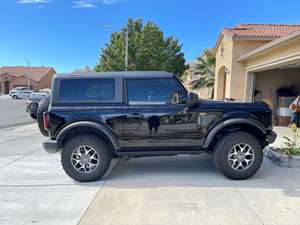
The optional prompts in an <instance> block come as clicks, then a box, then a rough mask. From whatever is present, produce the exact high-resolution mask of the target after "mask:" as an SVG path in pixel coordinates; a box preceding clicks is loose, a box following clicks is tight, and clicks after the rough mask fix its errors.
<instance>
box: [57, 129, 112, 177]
mask: <svg viewBox="0 0 300 225" xmlns="http://www.w3.org/2000/svg"><path fill="white" fill-rule="evenodd" d="M111 158H112V155H111V151H110V149H109V147H108V145H107V144H106V143H105V142H104V141H102V140H101V139H99V138H98V137H97V136H92V135H78V136H76V137H74V138H72V139H70V140H69V141H68V142H67V143H66V144H65V146H64V149H63V151H62V154H61V162H62V166H63V169H64V170H65V172H66V173H67V174H68V175H69V176H70V177H71V178H72V179H74V180H76V181H79V182H88V181H95V180H98V179H100V178H101V177H102V176H103V175H104V174H105V173H106V171H107V170H108V168H109V166H110V163H111Z"/></svg>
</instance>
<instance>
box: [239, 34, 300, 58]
mask: <svg viewBox="0 0 300 225" xmlns="http://www.w3.org/2000/svg"><path fill="white" fill-rule="evenodd" d="M297 37H300V31H297V32H295V33H292V34H290V35H288V36H285V37H281V38H278V39H275V40H273V41H271V42H270V43H267V44H265V45H263V46H261V47H258V48H256V49H254V50H252V51H250V52H248V53H246V54H244V55H242V56H240V57H239V58H238V59H237V60H238V62H245V61H247V60H248V59H250V58H252V57H254V56H257V55H259V54H262V53H263V52H265V51H268V50H271V49H273V48H275V47H278V46H280V45H283V44H284V43H286V42H288V41H291V40H293V39H295V38H297Z"/></svg>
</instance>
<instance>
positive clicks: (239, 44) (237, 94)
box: [228, 41, 269, 101]
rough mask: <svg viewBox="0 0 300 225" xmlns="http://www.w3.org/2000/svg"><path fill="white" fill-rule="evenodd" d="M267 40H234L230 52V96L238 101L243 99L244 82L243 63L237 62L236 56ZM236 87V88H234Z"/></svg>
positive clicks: (265, 42)
mask: <svg viewBox="0 0 300 225" xmlns="http://www.w3.org/2000/svg"><path fill="white" fill-rule="evenodd" d="M268 42H269V41H234V42H233V50H232V51H233V53H232V66H231V70H230V71H231V72H230V86H228V88H229V89H230V98H233V99H235V100H238V101H242V100H244V90H245V88H246V87H245V84H246V73H245V65H244V64H242V63H240V62H238V60H237V59H238V58H239V57H240V56H241V55H243V54H246V53H248V52H250V51H251V50H253V49H256V48H258V47H260V46H262V45H265V44H267V43H268ZM236 87H238V88H236Z"/></svg>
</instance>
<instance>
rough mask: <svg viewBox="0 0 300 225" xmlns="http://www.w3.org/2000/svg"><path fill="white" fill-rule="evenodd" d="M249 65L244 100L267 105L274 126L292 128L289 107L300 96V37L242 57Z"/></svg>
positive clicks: (279, 40) (272, 44)
mask: <svg viewBox="0 0 300 225" xmlns="http://www.w3.org/2000/svg"><path fill="white" fill-rule="evenodd" d="M238 60H239V62H241V63H243V64H244V65H245V71H246V74H245V76H246V79H245V90H244V100H245V101H248V102H249V101H264V102H266V103H267V104H268V105H269V106H270V107H271V108H272V109H273V112H274V125H277V126H288V124H289V121H290V116H291V113H292V112H291V110H290V109H289V108H288V107H289V105H290V104H291V103H292V102H293V101H294V100H295V99H296V97H297V96H298V95H299V94H300V33H299V32H296V33H294V34H291V35H289V36H286V37H284V38H280V39H278V40H275V41H273V42H270V43H268V44H266V45H264V46H262V47H260V48H258V49H255V50H253V51H251V52H249V53H248V54H247V55H244V56H242V57H240V58H239V59H238Z"/></svg>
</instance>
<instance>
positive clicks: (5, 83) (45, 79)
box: [0, 66, 56, 94]
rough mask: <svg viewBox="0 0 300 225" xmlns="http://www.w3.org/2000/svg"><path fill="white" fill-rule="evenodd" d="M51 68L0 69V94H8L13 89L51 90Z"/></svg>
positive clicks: (53, 71)
mask: <svg viewBox="0 0 300 225" xmlns="http://www.w3.org/2000/svg"><path fill="white" fill-rule="evenodd" d="M55 73H56V72H55V70H54V69H53V68H52V67H44V66H42V67H29V68H28V67H24V66H3V67H0V93H4V94H8V93H9V91H10V90H11V89H13V88H15V87H20V86H26V87H27V86H28V83H29V86H30V88H31V89H33V90H35V91H38V90H40V89H44V88H51V82H52V77H53V75H54V74H55Z"/></svg>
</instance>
